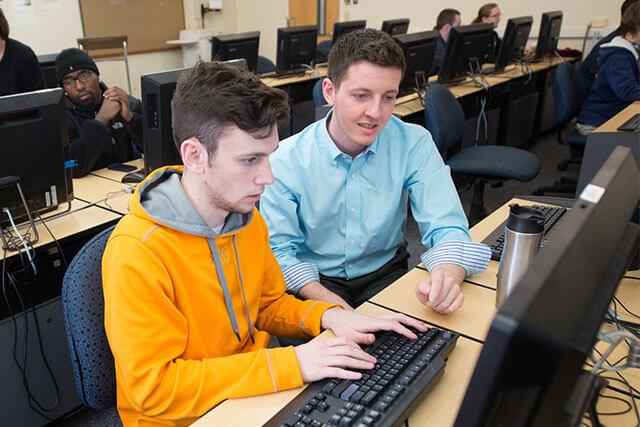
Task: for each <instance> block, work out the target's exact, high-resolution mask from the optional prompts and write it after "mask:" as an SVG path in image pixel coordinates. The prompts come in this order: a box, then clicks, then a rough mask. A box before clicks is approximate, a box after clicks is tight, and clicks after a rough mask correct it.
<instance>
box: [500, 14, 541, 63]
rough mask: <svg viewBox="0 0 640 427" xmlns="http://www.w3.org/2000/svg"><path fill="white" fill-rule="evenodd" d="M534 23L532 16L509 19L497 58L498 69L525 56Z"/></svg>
mask: <svg viewBox="0 0 640 427" xmlns="http://www.w3.org/2000/svg"><path fill="white" fill-rule="evenodd" d="M532 25H533V18H532V17H531V16H523V17H521V18H510V19H509V20H508V21H507V29H506V30H505V32H504V37H503V38H502V45H501V46H500V52H499V53H498V57H497V58H496V67H495V69H496V71H500V70H502V69H504V67H506V66H507V65H509V64H510V63H512V62H515V61H517V60H518V59H522V58H524V49H525V48H526V47H527V41H528V40H529V33H531V26H532Z"/></svg>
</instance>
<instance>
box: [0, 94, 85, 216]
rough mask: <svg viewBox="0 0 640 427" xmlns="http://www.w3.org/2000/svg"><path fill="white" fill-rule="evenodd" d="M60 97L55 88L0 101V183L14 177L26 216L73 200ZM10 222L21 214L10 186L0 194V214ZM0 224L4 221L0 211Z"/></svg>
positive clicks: (19, 205)
mask: <svg viewBox="0 0 640 427" xmlns="http://www.w3.org/2000/svg"><path fill="white" fill-rule="evenodd" d="M67 160H69V132H68V128H67V115H66V112H65V96H64V93H63V91H62V89H60V88H56V89H44V90H40V91H35V92H27V93H22V94H18V95H10V96H4V97H0V177H6V176H18V177H20V186H21V188H22V192H23V193H24V195H25V198H26V199H27V204H28V205H29V208H30V210H31V211H32V212H34V211H36V212H43V211H47V210H51V209H55V208H56V207H57V206H58V205H59V204H61V203H64V202H69V201H71V200H73V182H72V179H71V169H66V168H65V162H66V161H67ZM4 207H8V208H9V209H10V211H11V212H12V216H13V218H14V220H15V221H16V222H17V223H18V222H23V221H25V220H26V219H27V218H26V212H25V210H24V209H23V203H22V200H21V199H20V198H19V194H18V192H17V189H16V187H15V186H13V185H12V186H10V187H7V188H5V189H3V190H0V209H2V208H4ZM0 215H1V219H0V224H6V222H7V221H8V217H7V216H6V215H5V213H3V212H1V211H0Z"/></svg>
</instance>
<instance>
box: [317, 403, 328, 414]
mask: <svg viewBox="0 0 640 427" xmlns="http://www.w3.org/2000/svg"><path fill="white" fill-rule="evenodd" d="M316 409H317V410H318V411H320V412H327V409H329V404H328V403H327V402H325V401H324V400H321V401H320V402H319V403H318V406H316Z"/></svg>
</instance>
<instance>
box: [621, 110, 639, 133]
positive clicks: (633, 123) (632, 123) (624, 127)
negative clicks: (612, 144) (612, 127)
mask: <svg viewBox="0 0 640 427" xmlns="http://www.w3.org/2000/svg"><path fill="white" fill-rule="evenodd" d="M618 130H621V131H626V132H636V131H638V130H640V113H636V114H634V115H633V116H631V118H629V120H627V121H626V122H624V123H623V124H621V125H620V126H618Z"/></svg>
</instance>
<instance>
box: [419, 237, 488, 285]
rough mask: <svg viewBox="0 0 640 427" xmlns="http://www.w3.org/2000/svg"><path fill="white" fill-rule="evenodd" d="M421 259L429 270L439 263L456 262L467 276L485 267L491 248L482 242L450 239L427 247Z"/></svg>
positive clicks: (479, 271)
mask: <svg viewBox="0 0 640 427" xmlns="http://www.w3.org/2000/svg"><path fill="white" fill-rule="evenodd" d="M421 259H422V262H423V263H424V265H425V266H426V267H427V270H429V271H433V269H434V268H435V267H436V266H437V265H440V264H456V265H459V266H461V267H463V268H464V269H465V271H466V273H467V276H471V275H472V274H478V273H482V272H483V271H484V270H485V269H486V268H487V265H488V264H489V260H490V259H491V249H490V248H489V246H487V245H485V244H484V243H475V242H462V241H451V242H444V243H441V244H439V245H437V246H435V247H433V248H431V249H429V250H428V251H427V252H425V253H424V254H422V256H421Z"/></svg>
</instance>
